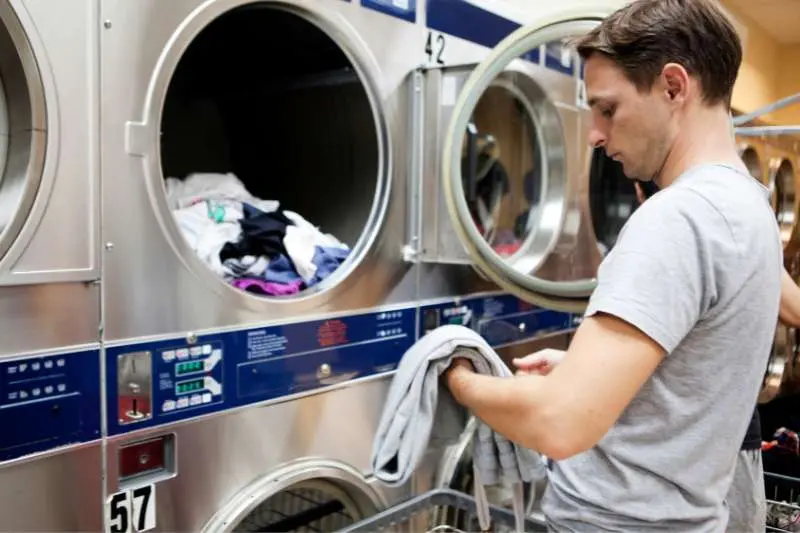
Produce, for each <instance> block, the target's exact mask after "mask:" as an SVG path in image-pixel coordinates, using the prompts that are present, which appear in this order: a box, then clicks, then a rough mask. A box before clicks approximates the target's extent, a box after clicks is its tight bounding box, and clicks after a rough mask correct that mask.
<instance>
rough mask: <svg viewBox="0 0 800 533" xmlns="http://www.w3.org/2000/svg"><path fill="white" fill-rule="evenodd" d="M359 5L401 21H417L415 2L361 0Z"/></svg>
mask: <svg viewBox="0 0 800 533" xmlns="http://www.w3.org/2000/svg"><path fill="white" fill-rule="evenodd" d="M361 5H362V6H364V7H366V8H369V9H374V10H375V11H378V12H380V13H385V14H387V15H391V16H393V17H397V18H399V19H401V20H406V21H408V22H416V21H417V0H361Z"/></svg>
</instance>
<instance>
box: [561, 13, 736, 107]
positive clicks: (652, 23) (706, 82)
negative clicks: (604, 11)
mask: <svg viewBox="0 0 800 533" xmlns="http://www.w3.org/2000/svg"><path fill="white" fill-rule="evenodd" d="M574 44H575V45H576V46H577V49H578V53H579V54H580V56H581V57H582V58H583V59H584V60H585V59H588V58H589V57H590V56H591V55H593V54H603V55H604V56H606V57H608V58H610V59H612V60H613V61H615V62H616V63H617V65H619V66H620V68H621V69H622V70H623V71H624V72H625V75H626V76H627V77H628V79H629V80H631V82H632V83H633V84H635V85H636V87H637V88H638V89H639V90H640V91H645V90H649V89H651V88H652V87H653V83H654V82H655V80H656V78H658V76H659V75H660V74H661V70H662V69H663V68H664V65H666V64H667V63H679V64H680V65H682V66H683V68H685V69H686V71H687V72H688V73H689V75H691V76H693V77H695V78H696V79H699V80H700V85H701V90H702V93H703V100H704V101H705V102H706V103H708V104H709V105H714V104H719V103H724V104H726V105H730V101H731V94H732V93H733V85H734V83H735V82H736V75H737V73H738V71H739V65H740V64H741V62H742V43H741V41H740V40H739V36H738V34H737V33H736V30H735V29H734V27H733V24H731V21H730V20H729V19H728V17H727V16H726V15H725V13H723V12H722V10H721V9H720V8H719V7H718V6H717V3H716V1H715V0H636V1H635V2H633V3H631V4H629V5H627V6H625V7H623V8H621V9H619V10H618V11H616V12H615V13H614V14H612V15H611V16H609V17H608V18H606V19H605V20H603V22H602V23H601V24H600V25H599V26H598V27H597V28H595V29H594V30H592V31H591V32H590V33H589V34H587V35H585V36H582V37H580V38H579V39H576V40H575V41H574Z"/></svg>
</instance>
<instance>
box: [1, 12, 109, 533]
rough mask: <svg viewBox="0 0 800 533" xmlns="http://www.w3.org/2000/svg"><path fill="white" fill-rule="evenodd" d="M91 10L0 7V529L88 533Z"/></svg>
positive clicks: (92, 505)
mask: <svg viewBox="0 0 800 533" xmlns="http://www.w3.org/2000/svg"><path fill="white" fill-rule="evenodd" d="M96 7H97V3H96V2H94V1H90V0H65V1H61V2H55V3H53V2H51V1H49V0H25V1H17V0H10V1H6V2H2V3H0V80H2V81H1V82H0V336H1V337H2V342H0V530H2V531H98V530H100V529H101V527H102V510H101V465H102V461H101V448H102V446H101V440H100V439H101V406H102V402H101V387H100V366H101V360H100V349H99V337H98V331H99V328H100V287H99V285H98V283H97V282H98V281H99V277H100V275H99V271H100V269H99V265H98V258H99V254H98V253H97V249H98V247H97V241H98V237H99V232H98V224H97V220H98V215H99V209H98V206H99V186H98V184H99V180H98V161H99V154H98V151H97V121H98V113H97V35H98V18H97V9H96Z"/></svg>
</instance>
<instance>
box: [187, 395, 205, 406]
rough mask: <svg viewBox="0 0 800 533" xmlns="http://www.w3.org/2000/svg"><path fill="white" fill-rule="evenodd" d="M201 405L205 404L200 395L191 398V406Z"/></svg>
mask: <svg viewBox="0 0 800 533" xmlns="http://www.w3.org/2000/svg"><path fill="white" fill-rule="evenodd" d="M201 403H203V398H201V397H200V395H199V394H192V397H191V398H189V404H190V405H200V404H201Z"/></svg>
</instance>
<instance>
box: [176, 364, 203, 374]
mask: <svg viewBox="0 0 800 533" xmlns="http://www.w3.org/2000/svg"><path fill="white" fill-rule="evenodd" d="M203 369H204V365H203V361H187V362H185V363H178V364H177V365H175V375H177V376H182V375H184V374H192V373H194V372H201V371H202V370H203Z"/></svg>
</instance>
